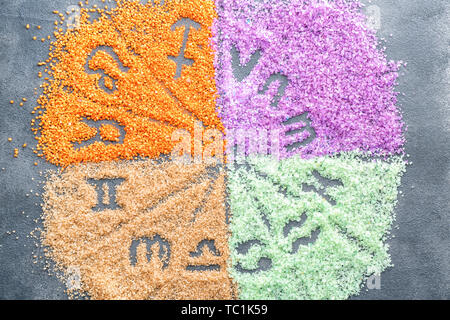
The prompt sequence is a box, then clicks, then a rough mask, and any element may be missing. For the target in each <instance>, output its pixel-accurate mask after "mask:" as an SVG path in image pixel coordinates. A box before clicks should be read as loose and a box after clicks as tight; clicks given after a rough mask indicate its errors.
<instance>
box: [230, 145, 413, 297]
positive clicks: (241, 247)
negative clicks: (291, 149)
mask: <svg viewBox="0 0 450 320" xmlns="http://www.w3.org/2000/svg"><path fill="white" fill-rule="evenodd" d="M228 170H229V184H228V189H229V190H228V191H229V201H230V207H231V212H232V221H231V226H230V228H231V233H232V235H231V239H230V249H231V258H232V261H231V270H230V272H231V274H232V276H233V278H234V279H235V280H236V281H237V283H238V285H239V298H240V299H346V298H348V297H349V296H351V295H354V294H357V293H358V292H359V291H360V289H361V285H362V284H363V281H364V279H365V278H366V277H368V276H370V275H373V274H380V273H381V272H382V271H384V270H385V269H386V268H387V267H388V266H390V256H389V253H388V246H387V245H386V244H385V240H386V237H387V234H388V232H389V230H390V228H391V225H392V223H393V219H394V208H395V205H396V201H397V193H398V187H399V185H400V180H401V176H402V174H403V172H404V171H405V162H404V160H403V159H402V158H401V157H394V158H391V159H390V160H389V161H382V160H371V159H369V158H366V157H364V156H363V155H361V154H358V153H344V154H340V155H338V156H334V157H321V158H315V159H311V160H305V159H301V158H299V157H293V158H290V159H285V160H281V161H278V160H276V159H273V158H271V157H266V156H254V157H250V158H249V159H248V164H247V165H241V166H236V165H233V164H231V165H229V167H228ZM327 181H329V182H330V183H329V184H330V185H331V186H329V185H328V183H325V182H327ZM293 222H294V223H293ZM313 234H315V235H316V236H317V238H315V237H312V238H310V236H311V235H313ZM299 239H300V240H299ZM296 242H298V243H297V244H295V243H296ZM299 243H300V245H298V244H299ZM302 243H303V244H302ZM264 261H265V262H264ZM264 263H265V264H264Z"/></svg>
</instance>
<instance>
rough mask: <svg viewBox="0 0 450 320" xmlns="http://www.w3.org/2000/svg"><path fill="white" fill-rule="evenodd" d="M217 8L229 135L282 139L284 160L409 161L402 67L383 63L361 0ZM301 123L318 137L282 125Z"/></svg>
mask: <svg viewBox="0 0 450 320" xmlns="http://www.w3.org/2000/svg"><path fill="white" fill-rule="evenodd" d="M216 4H217V8H218V13H219V18H218V21H217V24H216V31H217V30H218V31H217V32H216V34H217V35H216V38H215V39H214V42H215V45H216V46H217V50H218V53H217V57H216V70H217V84H218V90H219V96H220V97H219V99H218V110H219V114H220V116H221V118H222V119H223V123H224V125H225V127H226V129H227V131H228V132H232V131H233V130H235V129H242V130H245V131H246V132H247V134H248V135H250V138H251V139H256V135H257V134H256V133H255V132H257V131H255V129H256V130H258V129H262V130H268V131H269V132H276V131H277V130H279V131H280V132H281V133H280V147H281V149H280V150H281V156H282V157H287V156H290V155H292V154H299V155H301V156H302V157H304V158H309V157H312V156H322V155H327V154H333V153H337V152H341V151H353V150H362V151H371V152H373V153H375V154H379V155H390V154H396V153H402V152H403V144H404V137H403V134H402V130H403V122H402V118H401V114H400V112H399V110H398V109H397V107H396V102H397V99H396V96H397V92H396V91H395V88H394V87H395V85H396V79H397V77H398V69H399V67H400V63H397V62H393V61H389V62H388V61H387V59H386V55H385V53H384V51H383V50H382V49H380V48H379V47H378V40H377V37H376V35H375V33H374V31H372V30H371V29H370V28H369V27H368V26H367V24H366V17H365V16H364V14H363V13H362V12H361V4H360V3H359V2H358V1H343V0H335V1H320V0H291V1H287V2H281V1H280V2H277V3H274V2H273V1H269V0H261V1H259V2H258V1H248V0H239V1H237V0H216ZM233 52H234V53H233ZM232 53H233V54H232ZM233 57H234V59H233ZM233 60H234V61H233ZM301 115H302V116H303V120H305V119H308V120H309V121H310V123H309V125H310V127H311V128H310V129H313V130H312V132H315V136H311V130H306V129H307V128H306V127H307V125H308V124H307V123H306V122H305V121H299V122H295V123H293V124H288V125H286V124H285V122H286V121H287V120H288V119H291V118H293V117H297V116H301ZM305 140H310V141H309V143H308V144H305V145H301V146H298V147H296V148H294V149H292V148H289V146H292V144H293V143H295V142H302V141H305Z"/></svg>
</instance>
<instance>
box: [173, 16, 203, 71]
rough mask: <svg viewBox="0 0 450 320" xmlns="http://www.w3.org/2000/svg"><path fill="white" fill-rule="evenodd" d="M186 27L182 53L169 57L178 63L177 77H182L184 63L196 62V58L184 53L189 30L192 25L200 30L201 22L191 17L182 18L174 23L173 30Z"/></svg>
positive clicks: (187, 64) (189, 64)
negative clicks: (186, 55)
mask: <svg viewBox="0 0 450 320" xmlns="http://www.w3.org/2000/svg"><path fill="white" fill-rule="evenodd" d="M181 26H183V27H184V35H183V43H182V45H181V50H180V54H179V55H178V56H169V59H170V60H172V61H174V62H175V63H176V64H177V70H176V72H175V79H177V78H179V77H181V70H182V68H183V65H186V66H191V65H192V64H193V63H194V60H192V59H189V58H186V57H185V56H184V55H185V53H186V46H187V42H188V38H189V32H190V31H191V27H193V28H194V29H196V30H199V29H200V28H201V26H200V24H199V23H197V22H195V21H193V20H191V19H189V18H182V19H181V20H179V21H177V22H176V23H175V24H173V25H172V27H171V30H172V31H175V29H176V28H178V27H181Z"/></svg>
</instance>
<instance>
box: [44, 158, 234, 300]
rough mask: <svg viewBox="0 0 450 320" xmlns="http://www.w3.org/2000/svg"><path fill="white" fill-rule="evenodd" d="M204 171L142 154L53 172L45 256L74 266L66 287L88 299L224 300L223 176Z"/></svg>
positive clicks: (228, 290) (227, 283) (228, 285)
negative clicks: (74, 278) (72, 283)
mask: <svg viewBox="0 0 450 320" xmlns="http://www.w3.org/2000/svg"><path fill="white" fill-rule="evenodd" d="M210 169H211V168H207V167H206V166H205V165H203V164H198V165H194V164H193V165H181V164H177V163H167V162H166V163H163V164H157V163H154V162H152V161H150V160H146V161H140V162H127V161H125V162H108V163H102V164H88V165H79V166H71V167H69V168H67V169H66V170H65V171H64V172H63V173H61V174H57V173H52V174H51V175H50V176H49V178H48V181H47V183H46V186H45V193H44V195H43V198H44V203H45V204H44V206H43V211H44V213H43V220H44V227H45V232H44V233H43V235H42V242H43V244H44V245H45V246H48V247H49V248H50V250H49V251H48V254H49V257H51V258H52V260H53V261H55V262H56V263H57V267H59V268H60V269H61V270H63V271H64V272H67V273H70V272H69V271H68V270H79V275H78V276H79V280H80V287H77V288H75V289H77V290H79V291H80V292H85V293H87V295H88V296H89V297H91V298H92V299H158V300H160V299H231V298H233V297H234V296H235V289H234V286H233V284H232V281H231V279H230V277H229V275H228V272H227V262H228V260H229V251H228V227H227V224H226V210H225V197H226V195H225V176H224V171H223V170H222V169H221V168H215V170H214V172H213V173H211V172H210ZM111 179H112V180H111ZM108 181H120V182H119V183H117V184H116V185H115V186H112V185H109V187H106V188H105V187H104V186H105V184H106V185H108V183H110V182H108ZM101 184H103V187H100V188H99V187H98V185H101ZM100 189H102V190H100ZM106 192H109V193H108V194H107V193H106ZM112 195H114V196H112ZM102 199H103V201H102ZM113 201H114V203H112V202H113ZM102 204H103V205H105V204H106V206H105V207H102ZM113 204H114V205H115V206H112V205H113ZM69 289H71V288H70V287H69ZM72 289H74V288H72ZM72 294H74V293H73V292H72Z"/></svg>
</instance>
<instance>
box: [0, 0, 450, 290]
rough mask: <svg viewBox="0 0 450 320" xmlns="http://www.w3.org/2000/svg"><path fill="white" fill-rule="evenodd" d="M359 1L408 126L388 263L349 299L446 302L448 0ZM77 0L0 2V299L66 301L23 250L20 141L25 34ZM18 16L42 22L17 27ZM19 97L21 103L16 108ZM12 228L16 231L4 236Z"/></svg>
mask: <svg viewBox="0 0 450 320" xmlns="http://www.w3.org/2000/svg"><path fill="white" fill-rule="evenodd" d="M90 2H92V1H90ZM364 2H365V3H367V4H368V5H373V6H376V7H372V9H370V12H369V13H370V14H373V12H376V11H377V10H378V9H379V13H380V16H379V18H380V19H379V21H378V22H379V24H377V22H376V21H375V22H376V24H375V26H376V27H379V29H378V36H379V37H380V38H385V39H386V41H385V45H386V47H387V54H388V57H389V58H390V59H393V60H404V61H406V62H408V66H407V67H406V68H404V69H403V70H402V75H401V77H400V81H399V82H400V84H399V86H398V90H399V91H400V92H403V93H404V94H405V95H404V96H400V103H399V105H400V107H401V109H402V112H403V113H404V119H405V121H406V123H407V125H408V131H407V133H406V137H407V140H408V144H407V153H408V154H409V155H410V158H409V160H411V161H412V163H413V164H412V165H411V166H409V167H408V171H407V173H406V175H405V176H404V178H403V184H402V188H401V190H402V193H403V196H402V197H400V199H399V204H398V207H397V210H396V213H397V221H396V223H395V226H398V229H397V228H394V229H393V235H394V237H393V238H392V239H391V240H389V244H390V247H391V250H390V252H391V255H392V262H393V263H394V265H395V267H393V268H390V269H388V270H387V271H385V272H384V273H382V275H381V279H380V280H381V289H371V290H369V289H367V288H366V289H364V290H363V291H362V292H361V294H360V295H359V296H357V297H354V299H449V298H450V207H449V204H450V188H449V186H450V167H449V158H450V145H449V143H450V139H449V137H450V91H449V88H450V65H449V56H450V54H449V53H450V2H449V0H374V1H371V2H370V3H369V1H364ZM77 3H78V1H75V0H0V110H1V112H0V182H1V190H0V299H66V298H67V297H66V295H65V293H64V287H65V286H64V284H62V283H60V282H59V281H58V280H57V279H56V278H55V277H53V276H50V275H48V273H47V272H46V271H44V270H43V269H42V265H41V264H40V263H37V264H35V263H34V261H35V259H34V258H33V255H34V254H36V253H37V254H39V253H40V252H39V249H38V250H36V248H35V246H34V245H35V240H33V239H32V238H31V237H27V235H28V234H29V233H30V232H31V231H32V230H33V229H34V228H35V227H36V226H37V225H38V224H37V222H36V221H37V220H36V219H38V218H39V216H40V214H41V209H40V207H39V201H40V200H39V197H38V196H36V195H35V193H36V192H38V193H40V192H41V187H40V186H39V184H38V182H39V181H41V180H42V179H41V178H40V176H39V172H41V171H44V170H46V169H49V168H52V167H51V166H50V165H49V164H46V163H44V162H43V161H42V160H41V159H39V160H38V158H37V157H36V156H35V155H34V154H33V153H32V151H31V147H28V148H26V149H25V150H22V148H21V146H22V145H23V144H24V143H27V144H28V145H29V146H33V145H34V144H35V142H34V139H33V135H32V132H31V131H30V129H29V128H30V121H31V119H32V118H33V115H31V114H30V112H31V110H32V109H33V107H34V106H35V100H36V99H35V96H34V95H33V92H34V88H36V87H38V86H39V84H40V79H39V78H38V77H37V72H38V67H37V62H38V61H41V60H43V58H44V57H46V56H47V53H48V42H46V43H45V44H42V43H41V42H40V41H32V39H31V38H32V37H33V36H34V35H36V36H37V37H38V39H40V38H42V37H44V36H46V35H47V34H50V32H52V31H53V21H54V20H55V17H54V15H53V14H52V11H53V10H55V9H56V10H59V11H65V10H66V8H67V7H69V6H70V5H76V4H77ZM374 10H375V11H374ZM27 23H29V24H30V25H32V26H36V25H41V26H42V29H41V30H37V29H36V28H32V31H27V30H26V29H25V25H26V24H27ZM391 35H392V36H391ZM22 97H27V98H28V102H27V103H25V106H23V107H19V106H18V101H19V100H21V98H22ZM11 99H13V100H15V101H16V103H15V104H14V105H11V104H10V103H9V101H10V100H11ZM9 137H11V138H13V142H8V141H7V139H8V138H9ZM14 148H19V149H20V157H19V158H18V159H14V158H13V150H14ZM35 161H38V162H39V166H37V167H36V166H34V165H33V163H34V162H35ZM33 179H34V180H33ZM30 190H33V192H31V191H30ZM27 194H28V195H29V196H27ZM22 212H24V213H22ZM12 230H15V231H16V232H15V233H14V234H12V235H9V234H8V233H7V232H8V231H12ZM16 237H17V238H18V239H17V238H16Z"/></svg>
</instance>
